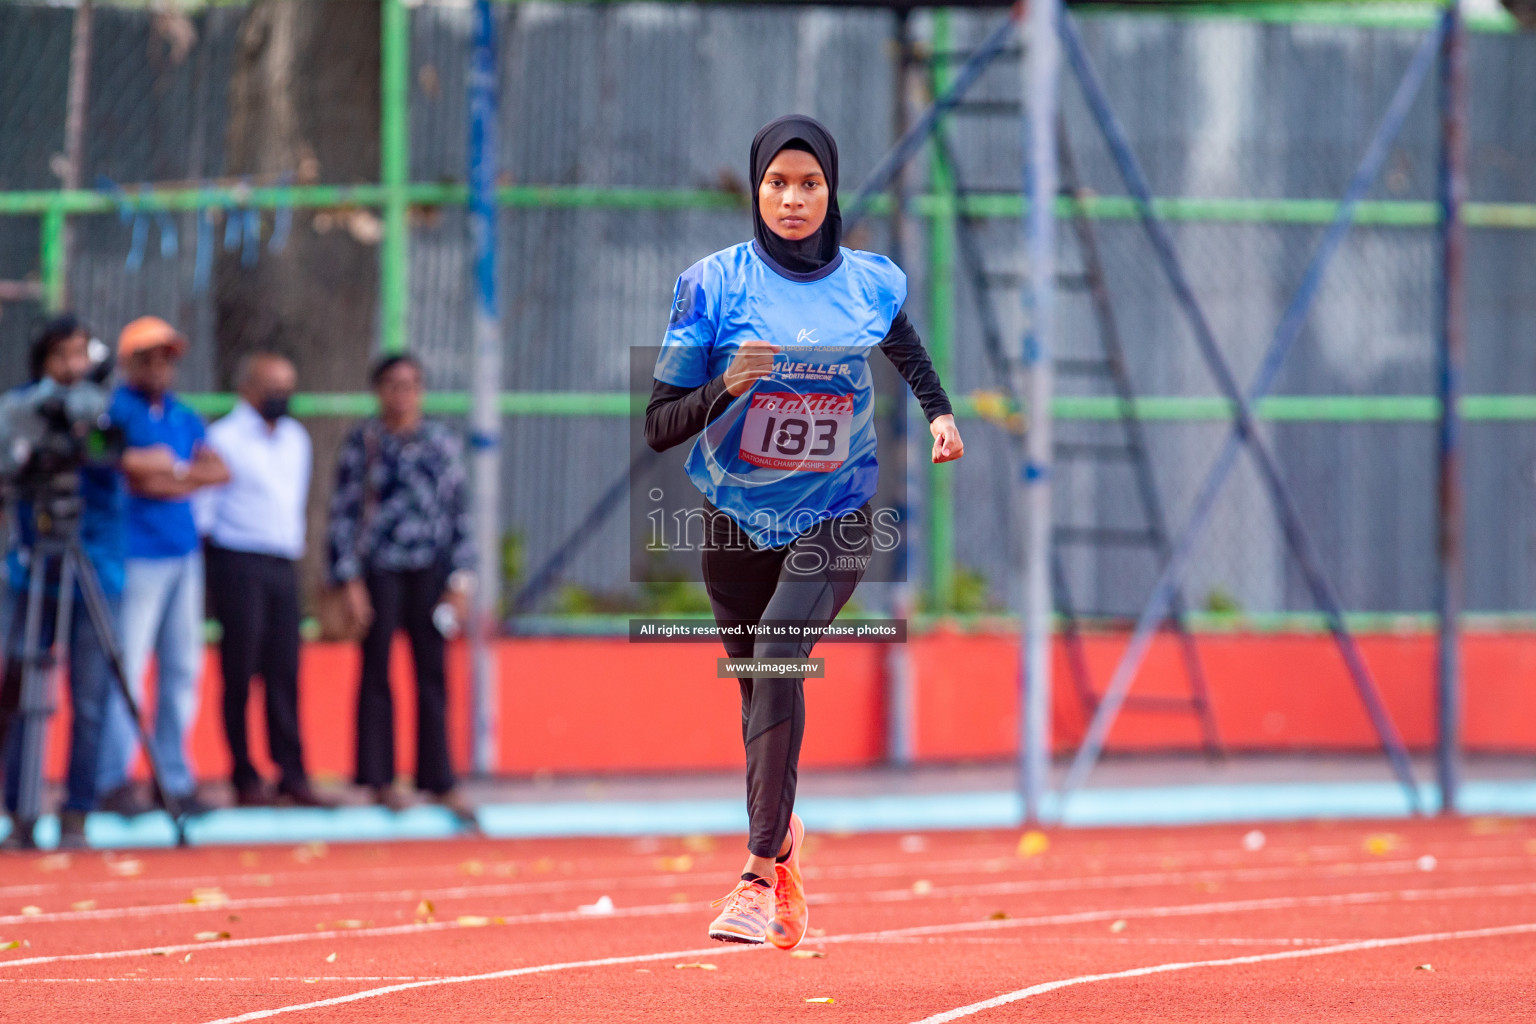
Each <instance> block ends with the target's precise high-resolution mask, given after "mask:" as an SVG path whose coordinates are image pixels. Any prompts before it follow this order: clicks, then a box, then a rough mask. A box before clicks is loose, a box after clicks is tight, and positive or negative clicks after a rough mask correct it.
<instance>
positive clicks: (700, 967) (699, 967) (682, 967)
mask: <svg viewBox="0 0 1536 1024" xmlns="http://www.w3.org/2000/svg"><path fill="white" fill-rule="evenodd" d="M672 966H673V967H675V968H676V969H677V970H679V971H686V970H690V969H691V970H696V971H718V970H719V969H720V966H719V965H718V964H673V965H672Z"/></svg>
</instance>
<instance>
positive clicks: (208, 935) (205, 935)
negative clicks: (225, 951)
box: [192, 932, 229, 942]
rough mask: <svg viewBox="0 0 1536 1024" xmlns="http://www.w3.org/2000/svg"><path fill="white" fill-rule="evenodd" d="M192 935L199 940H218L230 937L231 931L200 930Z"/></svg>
mask: <svg viewBox="0 0 1536 1024" xmlns="http://www.w3.org/2000/svg"><path fill="white" fill-rule="evenodd" d="M192 937H193V938H194V939H196V940H197V941H198V942H217V941H218V940H219V939H227V938H229V932H198V933H197V934H196V935H194V936H192Z"/></svg>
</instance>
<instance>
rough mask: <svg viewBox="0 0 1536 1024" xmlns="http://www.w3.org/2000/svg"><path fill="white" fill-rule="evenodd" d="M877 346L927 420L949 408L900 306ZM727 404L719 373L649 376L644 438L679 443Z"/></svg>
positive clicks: (664, 444)
mask: <svg viewBox="0 0 1536 1024" xmlns="http://www.w3.org/2000/svg"><path fill="white" fill-rule="evenodd" d="M880 351H882V352H884V353H885V356H886V358H887V359H889V360H890V361H891V365H892V366H894V367H896V372H897V373H899V374H901V376H902V379H903V380H905V381H906V382H907V386H908V387H909V388H911V389H912V394H913V395H915V396H917V401H918V404H920V405H921V406H922V407H923V415H924V416H926V417H928V422H930V423H932V422H933V421H934V420H935V419H937V418H938V417H940V416H944V415H948V414H950V413H952V412H953V411H954V410H953V409H952V408H951V407H950V404H949V395H947V394H945V392H944V385H943V384H942V383H941V382H940V381H939V375H938V373H937V371H935V370H934V368H933V360H931V359H929V358H928V350H927V349H925V348H923V339H922V338H920V337H919V336H918V333H917V328H915V327H913V326H912V321H910V320H908V319H907V314H906V311H905V310H903V311H902V312H899V313H897V314H896V319H895V320H893V321H891V329H890V330H889V331H887V332H886V334H885V339H884V340H883V341H881V342H880ZM729 404H730V398H729V395H728V394H727V392H726V388H725V377H724V376H723V375H722V376H719V377H715V378H713V379H712V380H710V381H707V382H706V383H704V384H702V385H700V386H699V387H696V388H684V387H678V386H677V385H676V384H667V383H665V382H664V381H659V380H655V381H652V382H651V400H650V403H649V404H647V405H646V407H645V443H646V444H648V445H650V446H651V448H652V449H654V450H655V451H658V452H663V451H666V450H667V449H668V448H672V447H674V446H676V445H680V444H682V443H683V442H684V441H687V440H689V439H690V438H692V437H693V436H694V435H696V434H698V433H699V431H701V430H703V429H704V428H705V427H706V426H708V425H709V423H710V421H711V420H713V419H714V418H715V417H716V416H718V415H719V414H720V413H722V412H724V411H725V407H726V406H727V405H729Z"/></svg>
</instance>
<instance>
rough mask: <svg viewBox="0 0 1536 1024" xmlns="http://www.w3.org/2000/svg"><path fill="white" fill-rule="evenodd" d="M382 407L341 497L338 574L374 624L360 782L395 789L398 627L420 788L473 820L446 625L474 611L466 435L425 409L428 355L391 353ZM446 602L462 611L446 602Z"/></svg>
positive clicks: (348, 465) (339, 484) (366, 427)
mask: <svg viewBox="0 0 1536 1024" xmlns="http://www.w3.org/2000/svg"><path fill="white" fill-rule="evenodd" d="M372 381H373V388H374V391H375V392H376V393H377V395H378V399H379V415H378V416H376V417H372V418H370V419H367V420H365V421H363V422H362V423H360V424H359V425H358V426H357V427H355V428H354V429H353V430H352V432H351V433H350V434H348V435H347V439H346V441H345V442H344V443H343V445H342V449H341V454H340V456H339V458H338V460H337V464H336V490H335V493H334V495H333V496H332V499H331V521H330V577H331V581H332V583H334V584H336V585H338V586H341V587H344V588H345V590H346V595H347V601H348V604H349V605H350V607H351V610H352V614H353V617H354V618H355V619H356V620H357V621H358V622H359V623H362V624H364V625H365V626H366V627H367V635H366V636H365V637H364V638H363V669H362V685H361V686H360V687H359V689H358V695H357V783H358V785H360V786H366V787H368V788H370V789H371V790H372V791H373V795H374V798H375V800H376V801H377V802H378V803H381V804H384V805H386V806H389V807H392V808H396V809H398V808H400V807H401V806H403V799H402V798H401V797H400V796H399V795H398V794H397V793H396V792H395V789H394V778H395V737H394V706H393V701H392V700H391V698H390V689H389V651H390V646H391V643H392V641H393V639H394V635H395V632H396V630H399V629H403V630H405V633H406V636H407V637H408V638H409V639H410V643H411V655H412V660H413V661H414V663H415V668H416V788H417V789H418V790H420V791H422V792H423V793H425V794H428V795H429V796H430V797H431V798H433V799H435V800H437V801H439V802H441V803H442V804H444V805H445V806H447V807H448V808H449V809H450V810H452V811H454V813H455V814H457V815H458V816H459V817H460V818H461V819H464V820H466V821H470V822H472V821H473V812H472V811H471V810H470V809H469V808H468V807H467V806H466V805H465V804H464V803H463V802H462V800H461V799H460V796H459V794H458V791H457V789H456V780H455V779H454V774H453V767H452V765H451V764H450V763H449V758H448V735H447V687H446V681H445V673H444V665H443V659H444V650H445V646H446V644H445V640H446V637H445V635H444V633H445V631H446V632H448V633H451V632H453V631H454V630H455V629H456V623H459V622H462V621H464V616H465V613H466V611H467V609H468V600H469V593H470V591H471V589H472V588H473V586H474V575H473V566H474V564H475V553H474V547H473V544H472V541H471V531H470V522H469V504H468V496H467V493H466V492H467V486H466V476H465V472H464V459H463V453H462V445H461V443H460V441H459V438H458V436H457V435H455V434H454V433H453V431H451V430H450V429H449V428H448V427H446V426H444V425H443V424H441V423H437V422H434V421H432V420H427V419H424V418H423V417H422V391H423V388H422V369H421V363H420V362H418V361H417V360H416V359H415V357H413V356H409V355H393V356H388V357H386V358H385V359H383V360H381V361H380V362H379V363H378V365H377V366H376V367H375V368H374V370H373V374H372ZM442 605H446V606H447V607H448V608H449V609H452V614H448V613H447V612H445V611H439V606H442Z"/></svg>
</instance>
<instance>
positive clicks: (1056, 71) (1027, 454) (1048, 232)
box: [1016, 0, 1061, 824]
mask: <svg viewBox="0 0 1536 1024" xmlns="http://www.w3.org/2000/svg"><path fill="white" fill-rule="evenodd" d="M1060 17H1061V0H1031V2H1030V5H1029V13H1028V16H1027V18H1028V20H1027V22H1026V28H1027V39H1028V57H1027V59H1026V60H1025V62H1024V129H1025V133H1026V136H1025V138H1026V143H1027V149H1026V153H1027V154H1028V157H1027V161H1028V174H1027V175H1026V190H1027V194H1028V196H1029V204H1028V207H1027V208H1026V210H1025V213H1024V224H1023V229H1024V244H1025V251H1026V254H1027V257H1028V260H1029V278H1028V281H1027V282H1026V285H1025V290H1024V296H1023V298H1024V310H1025V313H1026V314H1027V317H1028V326H1027V327H1026V329H1025V330H1026V333H1025V336H1024V338H1023V345H1022V349H1023V351H1022V357H1023V358H1021V359H1020V360H1019V373H1020V379H1019V381H1018V382H1017V385H1016V393H1017V394H1019V395H1022V396H1023V397H1024V401H1025V409H1024V412H1025V415H1026V417H1027V422H1028V427H1027V428H1026V429H1025V431H1024V464H1023V466H1022V467H1020V468H1021V470H1022V473H1021V486H1022V488H1023V509H1024V523H1023V526H1024V538H1023V540H1024V542H1023V544H1022V549H1023V553H1024V565H1023V572H1022V573H1021V576H1022V584H1023V587H1022V590H1023V593H1022V595H1021V596H1022V601H1021V616H1020V617H1021V620H1022V632H1021V634H1020V637H1019V662H1020V668H1021V670H1022V671H1021V673H1020V679H1021V687H1020V691H1019V693H1020V701H1019V710H1020V715H1019V719H1020V736H1019V768H1020V780H1021V782H1022V784H1023V789H1024V819H1025V821H1027V822H1030V823H1031V824H1033V823H1035V822H1038V821H1040V819H1041V817H1042V813H1041V812H1042V807H1041V802H1042V800H1043V798H1044V795H1045V792H1046V790H1047V789H1048V788H1049V787H1050V781H1051V780H1050V771H1051V392H1052V390H1053V388H1054V381H1053V377H1052V363H1051V360H1052V359H1053V358H1054V352H1055V349H1056V182H1057V174H1058V171H1057V152H1056V116H1057V109H1058V106H1059V99H1060V91H1061V40H1060V37H1059V35H1058V34H1057V27H1056V23H1057V21H1058V20H1059V19H1060Z"/></svg>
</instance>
